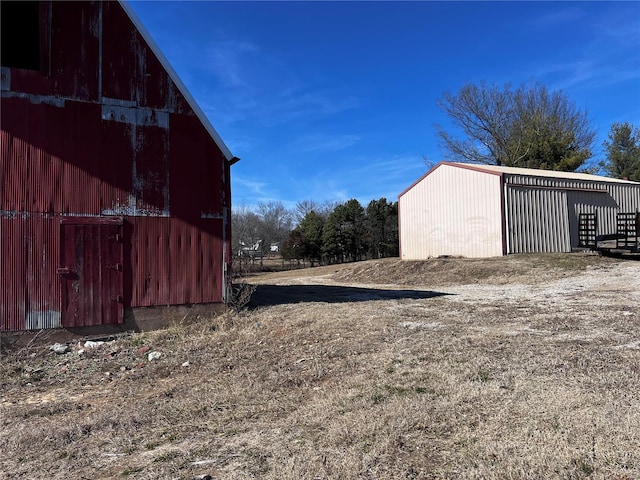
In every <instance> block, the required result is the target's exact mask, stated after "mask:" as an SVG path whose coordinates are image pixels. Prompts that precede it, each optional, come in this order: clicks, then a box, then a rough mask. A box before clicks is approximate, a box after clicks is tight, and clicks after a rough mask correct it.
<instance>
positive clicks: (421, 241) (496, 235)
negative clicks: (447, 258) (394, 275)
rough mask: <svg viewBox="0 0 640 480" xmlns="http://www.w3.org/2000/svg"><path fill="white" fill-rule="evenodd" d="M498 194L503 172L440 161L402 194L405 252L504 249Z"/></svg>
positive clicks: (414, 255) (482, 253)
mask: <svg viewBox="0 0 640 480" xmlns="http://www.w3.org/2000/svg"><path fill="white" fill-rule="evenodd" d="M500 197H501V191H500V176H499V175H490V174H489V175H488V174H486V173H481V172H477V171H473V170H467V169H460V168H456V167H451V166H449V165H440V166H439V167H438V168H436V169H434V170H432V171H431V172H430V173H429V174H428V175H427V176H426V177H424V178H423V179H422V180H421V181H419V182H418V183H416V184H415V185H414V186H413V187H412V188H410V189H409V190H407V191H406V192H405V193H403V194H402V195H401V196H400V198H399V199H398V202H399V211H398V215H399V223H400V250H401V253H400V254H401V258H402V259H405V260H418V259H425V258H429V257H433V256H439V255H463V256H470V257H491V256H498V255H502V253H503V250H502V245H503V242H502V215H501V198H500Z"/></svg>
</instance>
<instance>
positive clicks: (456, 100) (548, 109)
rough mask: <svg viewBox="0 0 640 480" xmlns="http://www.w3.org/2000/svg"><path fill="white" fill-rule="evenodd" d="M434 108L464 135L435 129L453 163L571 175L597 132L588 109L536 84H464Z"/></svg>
mask: <svg viewBox="0 0 640 480" xmlns="http://www.w3.org/2000/svg"><path fill="white" fill-rule="evenodd" d="M438 105H439V106H440V108H441V109H442V110H443V111H444V112H445V113H446V114H447V115H448V116H449V117H450V118H451V120H452V122H453V124H454V126H455V127H456V128H458V129H459V130H461V131H462V133H463V134H464V136H463V138H458V137H456V136H454V135H453V134H451V133H449V132H447V131H445V130H444V129H443V128H442V127H441V126H436V128H437V130H438V135H439V137H440V140H441V146H442V147H443V148H444V149H445V151H446V152H448V154H449V156H450V158H451V159H453V160H456V161H463V162H472V163H484V164H493V165H505V166H514V167H527V168H543V169H550V170H565V171H574V170H576V169H577V168H579V167H580V166H582V165H583V164H584V162H585V161H586V160H587V159H588V158H590V157H591V155H592V145H593V140H594V138H595V131H594V130H593V129H592V128H591V126H590V121H589V119H588V116H587V113H586V111H581V110H580V109H578V108H577V107H575V105H574V104H573V103H572V102H570V101H569V99H568V98H567V96H566V95H565V94H564V93H563V92H561V91H549V90H548V89H547V88H546V87H545V86H543V85H540V84H535V85H533V86H525V85H523V86H520V87H519V88H518V89H516V90H512V88H511V85H505V86H504V87H502V88H499V87H496V86H495V85H487V84H486V83H484V82H483V83H481V84H480V85H474V84H468V85H465V86H463V87H462V88H461V89H460V90H459V92H458V93H456V94H452V93H450V92H446V93H445V94H444V95H443V97H442V98H441V99H440V100H439V103H438Z"/></svg>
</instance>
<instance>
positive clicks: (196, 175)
mask: <svg viewBox="0 0 640 480" xmlns="http://www.w3.org/2000/svg"><path fill="white" fill-rule="evenodd" d="M0 5H1V8H2V13H1V16H2V58H1V60H2V68H1V82H0V87H1V88H0V90H1V102H2V103H1V105H0V108H1V110H0V111H1V115H2V116H1V117H0V129H1V133H0V135H1V136H0V143H1V156H0V270H1V272H0V329H1V330H5V331H16V330H30V329H40V328H55V327H84V326H95V325H118V324H121V323H123V321H124V317H125V313H127V312H131V313H132V316H133V318H134V321H135V312H136V311H139V310H140V307H147V306H156V305H190V304H207V305H209V304H213V305H215V304H223V303H224V302H225V301H226V300H227V295H228V292H229V282H230V265H231V245H230V239H231V230H230V228H231V227H230V221H229V216H230V207H231V189H230V166H231V165H232V164H233V163H234V162H235V161H236V160H237V159H236V158H235V157H234V156H233V155H232V154H231V152H230V151H229V149H228V148H227V146H226V145H225V144H224V142H223V141H222V139H221V138H220V137H219V136H218V134H217V133H216V131H215V130H214V128H213V126H212V125H211V124H210V122H209V121H208V120H207V118H206V117H205V115H204V114H203V112H202V110H201V109H200V107H199V106H198V105H197V104H196V102H195V101H194V100H193V98H192V97H191V95H190V94H189V92H188V91H187V89H186V88H185V86H184V85H183V83H182V82H181V81H180V80H179V78H178V77H177V75H176V73H175V72H174V71H173V69H172V68H171V66H170V65H169V64H168V62H167V60H166V59H165V58H164V56H163V55H162V53H161V52H160V51H159V49H158V48H157V46H156V44H155V43H154V42H153V40H152V39H151V38H150V36H149V34H148V33H147V32H146V31H145V29H144V27H143V26H142V25H141V23H140V21H139V20H138V19H137V18H136V16H135V14H134V13H133V12H132V10H131V8H130V7H129V6H128V5H127V4H126V3H121V2H81V1H78V2H57V1H41V2H1V4H0Z"/></svg>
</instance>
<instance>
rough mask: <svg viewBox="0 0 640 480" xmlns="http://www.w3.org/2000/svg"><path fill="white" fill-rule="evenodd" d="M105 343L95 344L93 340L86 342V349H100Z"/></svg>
mask: <svg viewBox="0 0 640 480" xmlns="http://www.w3.org/2000/svg"><path fill="white" fill-rule="evenodd" d="M103 344H104V342H93V341H91V340H87V341H86V342H84V348H98V347H99V346H100V345H103Z"/></svg>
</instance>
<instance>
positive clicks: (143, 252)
mask: <svg viewBox="0 0 640 480" xmlns="http://www.w3.org/2000/svg"><path fill="white" fill-rule="evenodd" d="M127 220H128V221H130V222H131V225H132V229H131V232H132V233H131V235H132V238H131V268H132V272H131V274H132V277H133V285H132V298H131V306H133V307H141V306H151V305H181V304H187V303H209V302H221V301H222V300H223V297H222V285H223V284H222V269H223V262H222V261H221V257H220V253H221V252H222V220H221V219H201V220H200V221H199V222H198V224H197V225H193V224H190V223H188V222H185V221H183V220H180V219H175V218H158V219H154V218H150V217H130V218H128V219H127Z"/></svg>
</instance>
